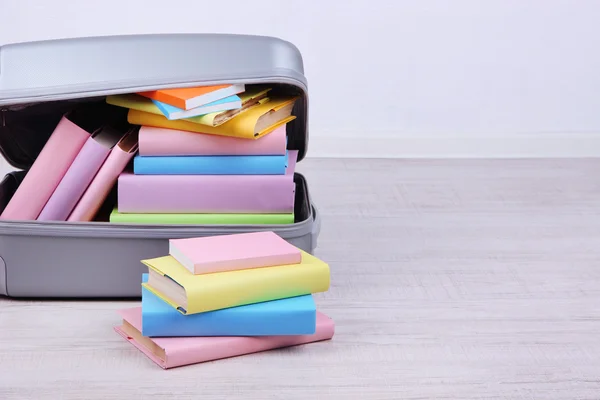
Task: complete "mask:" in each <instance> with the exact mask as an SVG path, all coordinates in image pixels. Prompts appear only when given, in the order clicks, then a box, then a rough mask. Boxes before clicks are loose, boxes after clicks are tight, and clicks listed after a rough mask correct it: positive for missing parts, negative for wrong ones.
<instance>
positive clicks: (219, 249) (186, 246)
mask: <svg viewBox="0 0 600 400" xmlns="http://www.w3.org/2000/svg"><path fill="white" fill-rule="evenodd" d="M169 254H170V255H171V256H172V257H173V258H174V259H176V260H177V261H178V262H179V263H180V264H181V265H183V266H184V267H186V268H187V269H188V270H189V271H190V272H191V273H193V274H196V275H199V274H210V273H213V272H225V271H235V270H239V269H250V268H261V267H272V266H276V265H288V264H300V263H301V262H302V254H301V252H300V249H298V248H297V247H295V246H293V245H292V244H290V243H289V242H287V241H286V240H285V239H282V238H281V237H280V236H279V235H277V234H276V233H275V232H271V231H265V232H250V233H238V234H233V235H219V236H207V237H195V238H185V239H170V240H169Z"/></svg>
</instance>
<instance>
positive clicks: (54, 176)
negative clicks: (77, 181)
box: [0, 116, 90, 220]
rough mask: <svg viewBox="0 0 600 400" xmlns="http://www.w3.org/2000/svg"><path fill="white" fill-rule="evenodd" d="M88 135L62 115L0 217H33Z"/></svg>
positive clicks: (31, 218)
mask: <svg viewBox="0 0 600 400" xmlns="http://www.w3.org/2000/svg"><path fill="white" fill-rule="evenodd" d="M89 137H90V133H89V132H87V131H85V130H84V129H82V128H80V127H79V126H77V125H76V124H75V123H73V122H72V121H70V120H69V119H68V118H67V117H66V116H63V118H62V119H61V120H60V122H59V123H58V124H57V126H56V128H55V129H54V131H53V132H52V135H50V138H49V139H48V141H47V142H46V144H45V145H44V147H43V149H42V151H41V152H40V154H39V155H38V157H37V158H36V159H35V161H34V163H33V164H32V166H31V168H30V169H29V171H27V174H26V175H25V178H24V179H23V182H21V184H20V185H19V187H18V188H17V190H16V191H15V194H14V195H13V197H12V198H11V199H10V201H9V203H8V204H7V206H6V208H5V209H4V211H3V212H2V215H0V218H1V219H14V220H35V219H37V217H38V216H39V214H40V212H41V211H42V209H43V208H44V206H45V205H46V202H47V201H48V199H50V196H52V193H53V192H54V190H55V189H56V187H57V186H58V184H59V183H60V181H61V179H62V178H63V176H64V175H65V173H66V172H67V170H68V169H69V167H70V166H71V164H72V163H73V160H75V157H77V154H79V151H80V150H81V148H82V147H83V145H84V144H85V142H86V140H87V139H88V138H89Z"/></svg>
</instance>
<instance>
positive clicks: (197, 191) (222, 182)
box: [117, 150, 298, 214]
mask: <svg viewBox="0 0 600 400" xmlns="http://www.w3.org/2000/svg"><path fill="white" fill-rule="evenodd" d="M297 154H298V151H297V150H290V151H289V152H288V156H289V158H288V167H287V169H286V174H285V175H135V174H133V173H132V172H130V171H126V172H123V173H121V175H120V176H119V180H118V185H117V190H118V194H117V195H118V211H119V212H120V213H162V214H171V213H174V214H186V213H190V214H193V213H240V214H258V213H266V214H278V213H291V212H293V211H294V197H295V194H294V193H295V188H296V185H295V183H294V170H295V166H296V157H297Z"/></svg>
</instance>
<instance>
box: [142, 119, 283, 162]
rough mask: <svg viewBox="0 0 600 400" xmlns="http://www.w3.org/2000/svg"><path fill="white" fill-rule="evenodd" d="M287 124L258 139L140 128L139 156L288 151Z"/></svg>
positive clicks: (258, 153) (277, 153) (257, 153)
mask: <svg viewBox="0 0 600 400" xmlns="http://www.w3.org/2000/svg"><path fill="white" fill-rule="evenodd" d="M286 143H287V136H286V125H281V126H279V127H277V128H276V129H275V130H274V131H273V132H271V133H269V134H268V135H265V136H263V137H262V138H260V139H259V140H246V139H240V138H234V137H227V136H217V135H206V134H202V133H195V132H188V131H182V130H177V129H165V128H155V127H153V126H142V127H141V128H140V144H139V150H140V151H139V155H140V156H227V155H234V156H235V155H247V156H252V155H257V156H265V155H266V156H269V155H273V156H276V155H285V152H286Z"/></svg>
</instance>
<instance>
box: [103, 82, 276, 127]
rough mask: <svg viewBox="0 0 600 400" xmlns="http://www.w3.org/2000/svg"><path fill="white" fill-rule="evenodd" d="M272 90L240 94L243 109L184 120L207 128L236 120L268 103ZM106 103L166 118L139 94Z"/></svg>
mask: <svg viewBox="0 0 600 400" xmlns="http://www.w3.org/2000/svg"><path fill="white" fill-rule="evenodd" d="M270 90H271V88H264V87H261V86H256V87H250V88H248V89H247V90H246V91H245V92H244V93H240V94H238V96H239V98H240V100H241V101H242V108H241V109H236V110H227V111H218V112H214V113H210V114H204V115H198V116H195V117H190V118H183V120H185V121H190V122H194V123H196V124H200V125H207V126H218V125H221V124H222V123H224V122H227V121H228V120H230V119H231V118H234V117H236V116H237V115H240V114H242V113H244V112H246V111H248V110H250V109H251V108H253V107H256V106H257V105H259V104H264V103H268V102H269V100H270V99H269V97H267V94H268V92H269V91H270ZM106 102H107V103H108V104H112V105H114V106H118V107H124V108H129V109H132V110H138V111H143V112H147V113H151V114H157V115H163V116H164V114H163V113H162V111H160V109H159V108H158V107H157V106H156V105H155V104H154V103H153V102H152V100H151V99H149V98H147V97H144V96H140V95H139V94H116V95H110V96H106Z"/></svg>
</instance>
